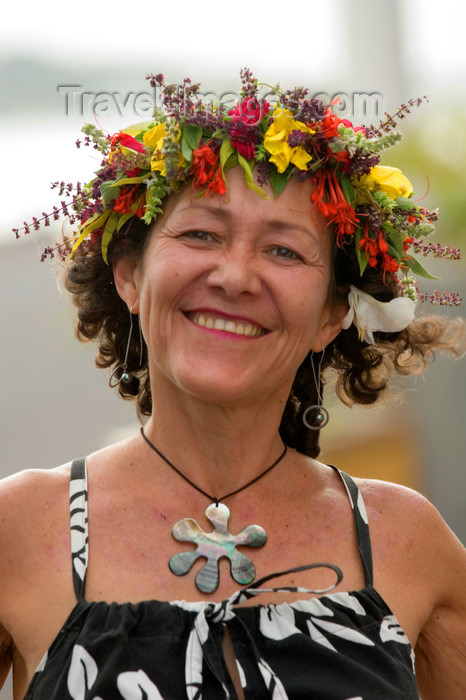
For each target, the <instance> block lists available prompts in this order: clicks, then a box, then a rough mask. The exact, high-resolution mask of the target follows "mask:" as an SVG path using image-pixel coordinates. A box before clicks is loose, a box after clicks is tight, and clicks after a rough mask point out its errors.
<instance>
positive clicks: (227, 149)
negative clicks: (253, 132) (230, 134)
mask: <svg viewBox="0 0 466 700" xmlns="http://www.w3.org/2000/svg"><path fill="white" fill-rule="evenodd" d="M234 152H235V149H234V148H233V146H232V145H231V141H230V139H226V140H225V141H224V142H223V143H222V145H221V146H220V167H221V168H222V172H223V168H224V166H225V163H226V162H227V160H228V158H229V157H230V156H231V155H232V154H233V153H234Z"/></svg>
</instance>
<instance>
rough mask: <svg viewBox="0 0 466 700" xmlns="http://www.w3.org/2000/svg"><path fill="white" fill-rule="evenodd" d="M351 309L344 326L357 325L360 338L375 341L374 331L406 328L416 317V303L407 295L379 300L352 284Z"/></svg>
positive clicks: (392, 331) (386, 331)
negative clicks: (389, 299) (388, 299)
mask: <svg viewBox="0 0 466 700" xmlns="http://www.w3.org/2000/svg"><path fill="white" fill-rule="evenodd" d="M348 304H349V307H350V308H349V311H348V313H347V314H346V316H345V318H344V319H343V322H342V324H341V325H342V328H345V329H347V328H349V327H350V326H351V324H352V323H354V325H355V326H356V328H357V329H358V333H359V338H360V339H361V340H365V341H366V342H367V343H374V342H375V341H374V333H375V332H377V331H382V332H384V333H395V332H396V331H402V330H404V329H405V328H406V327H407V326H409V324H410V323H411V321H412V320H413V318H414V308H415V306H416V305H415V303H414V301H413V300H412V299H408V298H407V297H397V298H396V299H392V300H391V301H377V299H374V297H372V296H371V295H370V294H367V293H366V292H362V291H361V290H360V289H357V287H353V285H351V286H350V292H349V294H348Z"/></svg>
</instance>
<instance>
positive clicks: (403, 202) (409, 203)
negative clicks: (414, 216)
mask: <svg viewBox="0 0 466 700" xmlns="http://www.w3.org/2000/svg"><path fill="white" fill-rule="evenodd" d="M395 202H396V206H397V207H399V208H400V209H406V210H408V211H411V209H417V205H416V202H413V200H412V199H408V198H407V197H401V196H400V197H396V199H395Z"/></svg>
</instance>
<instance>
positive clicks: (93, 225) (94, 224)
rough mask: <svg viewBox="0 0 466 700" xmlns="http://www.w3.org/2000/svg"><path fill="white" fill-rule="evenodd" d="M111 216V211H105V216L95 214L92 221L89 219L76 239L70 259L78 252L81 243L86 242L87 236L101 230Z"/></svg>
mask: <svg viewBox="0 0 466 700" xmlns="http://www.w3.org/2000/svg"><path fill="white" fill-rule="evenodd" d="M109 216H110V212H109V211H105V212H104V213H103V214H94V215H93V216H91V218H90V219H88V220H87V221H86V222H85V223H84V224H83V226H82V228H81V229H80V230H79V231H78V233H77V234H76V236H75V238H74V243H73V247H72V249H71V253H70V255H69V257H70V258H72V257H73V255H74V254H75V252H76V250H77V249H78V248H79V246H80V245H81V243H82V242H83V241H84V239H85V238H87V236H88V235H89V234H90V233H92V232H93V231H95V230H96V229H99V228H101V227H102V226H103V225H104V223H105V222H106V221H107V219H108V217H109Z"/></svg>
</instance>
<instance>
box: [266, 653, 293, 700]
mask: <svg viewBox="0 0 466 700" xmlns="http://www.w3.org/2000/svg"><path fill="white" fill-rule="evenodd" d="M259 671H260V672H261V674H262V678H263V679H264V682H265V685H266V687H267V690H268V691H269V696H270V698H271V700H289V698H288V695H287V693H286V690H285V688H284V687H283V684H282V682H281V680H280V679H279V678H278V676H276V675H275V672H274V671H273V670H272V668H271V667H270V666H269V664H268V663H267V662H266V661H264V659H259Z"/></svg>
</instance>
